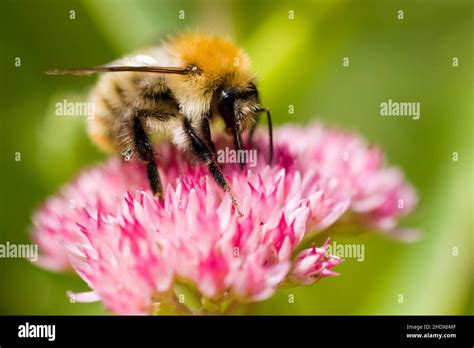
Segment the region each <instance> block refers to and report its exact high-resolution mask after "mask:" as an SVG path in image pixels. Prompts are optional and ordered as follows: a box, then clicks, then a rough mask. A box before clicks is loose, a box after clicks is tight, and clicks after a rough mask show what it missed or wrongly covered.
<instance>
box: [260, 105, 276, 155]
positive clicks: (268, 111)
mask: <svg viewBox="0 0 474 348" xmlns="http://www.w3.org/2000/svg"><path fill="white" fill-rule="evenodd" d="M258 112H265V113H266V114H267V122H268V139H269V145H270V155H269V157H268V164H272V161H273V128H272V116H271V115H270V110H269V109H267V108H260V109H259V110H258Z"/></svg>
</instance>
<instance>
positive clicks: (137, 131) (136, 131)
mask: <svg viewBox="0 0 474 348" xmlns="http://www.w3.org/2000/svg"><path fill="white" fill-rule="evenodd" d="M132 123H133V135H134V141H135V148H136V151H137V154H138V157H139V158H140V160H141V161H142V162H145V163H146V164H147V168H146V171H147V177H148V183H149V184H150V189H151V191H152V192H153V194H154V195H156V196H158V197H159V198H160V199H161V198H162V196H163V187H162V185H161V180H160V174H158V169H157V167H156V163H155V160H154V153H153V147H152V146H151V143H150V139H149V138H148V136H147V134H146V132H145V129H144V128H143V125H142V122H141V117H139V115H135V116H134V117H133V120H132Z"/></svg>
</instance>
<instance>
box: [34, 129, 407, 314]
mask: <svg viewBox="0 0 474 348" xmlns="http://www.w3.org/2000/svg"><path fill="white" fill-rule="evenodd" d="M275 140H276V143H275V164H274V165H272V166H268V165H266V159H265V157H266V156H267V152H268V151H267V146H266V138H265V137H264V136H263V135H260V134H259V135H257V139H256V143H255V146H256V150H257V153H258V157H257V166H256V167H254V168H250V167H248V168H246V169H245V170H243V171H241V170H240V169H239V166H238V165H237V164H222V168H223V171H224V173H225V174H226V175H227V177H228V178H229V180H231V184H232V189H233V192H234V195H235V197H236V198H237V200H238V202H239V207H240V210H241V212H242V213H243V216H242V217H239V216H238V214H236V212H235V209H234V207H233V206H232V202H231V200H230V198H229V197H228V195H226V194H225V193H224V192H223V191H222V190H221V189H220V188H219V187H218V186H217V185H216V184H215V183H214V182H213V181H212V179H211V178H210V177H209V176H208V175H207V172H206V168H205V167H203V166H200V165H198V166H191V165H189V164H188V162H187V161H186V160H185V159H184V158H183V156H182V155H181V153H180V152H179V151H178V150H176V149H175V148H174V147H173V146H171V145H169V144H162V145H160V146H159V147H157V151H156V152H157V153H158V154H159V157H158V162H159V166H160V175H161V178H162V181H163V186H164V187H165V188H166V189H165V194H164V200H163V201H158V200H157V199H156V198H155V197H154V196H152V194H151V192H150V191H149V189H148V186H147V181H146V178H145V172H146V170H145V168H144V166H143V165H142V164H139V163H135V162H131V163H127V162H123V161H122V160H121V159H118V158H112V159H110V160H109V161H107V162H106V163H105V164H102V165H99V166H96V167H93V168H92V169H89V170H86V171H84V172H83V173H82V174H81V175H80V176H79V177H78V178H77V179H76V180H75V181H74V182H73V183H72V184H69V185H67V186H66V187H65V188H63V190H62V191H61V193H60V194H59V195H58V196H55V197H53V198H50V199H49V200H48V201H47V202H46V203H45V205H44V206H43V207H42V208H41V209H40V210H39V211H38V212H37V213H36V214H35V216H34V228H33V232H32V236H33V239H34V240H35V241H36V242H37V243H38V244H39V245H40V249H41V250H42V256H41V258H40V262H41V265H42V266H43V267H46V268H50V269H55V270H61V269H65V268H68V267H72V268H73V269H74V270H75V271H76V272H77V273H78V274H79V275H80V276H81V278H82V279H84V281H86V282H87V284H88V285H89V287H90V288H91V289H92V291H91V292H90V293H83V294H76V295H71V296H75V299H76V300H77V301H89V300H101V301H102V302H103V303H104V305H105V306H106V308H107V309H109V310H110V311H112V312H114V313H118V314H128V313H168V312H170V311H171V312H174V313H185V312H193V313H195V312H201V311H203V312H206V311H212V312H218V313H219V312H224V311H225V308H227V306H228V305H229V304H230V303H238V302H249V301H261V300H265V299H267V298H269V297H271V296H272V295H273V294H274V292H275V291H276V290H277V288H278V287H280V286H282V285H285V284H290V285H293V286H294V285H299V284H301V285H306V284H311V283H313V282H315V281H317V280H319V279H321V278H323V277H326V276H332V275H336V274H337V273H335V272H333V271H332V268H333V267H334V266H336V265H337V264H338V263H340V262H341V261H342V260H341V259H339V258H337V257H334V256H331V255H328V254H327V252H326V247H327V243H326V244H324V245H323V246H322V247H321V248H316V247H313V248H310V249H307V250H303V251H301V252H299V253H298V254H297V256H296V257H293V255H294V253H295V252H296V250H297V249H298V250H300V249H301V244H302V242H305V243H306V242H307V241H308V240H309V241H311V239H312V237H313V236H314V235H315V234H317V233H318V232H320V231H321V230H323V229H325V228H327V227H329V226H331V225H333V224H335V223H336V225H337V224H338V223H342V222H344V221H347V219H348V217H350V219H351V220H354V221H355V222H357V223H360V224H361V227H363V226H367V227H371V228H372V227H374V228H378V229H381V230H383V231H385V233H389V234H396V233H398V232H397V230H396V229H395V227H396V224H397V221H398V219H399V217H401V216H402V215H405V214H407V213H408V212H409V211H410V210H411V209H412V208H413V206H414V205H415V202H416V195H415V194H414V191H413V189H412V188H411V187H410V186H408V185H407V184H406V183H405V182H404V180H403V178H402V176H401V174H400V172H398V171H397V170H396V169H393V168H386V167H385V166H384V164H383V162H382V159H381V153H380V151H379V150H376V149H372V148H370V147H368V146H367V145H366V144H365V143H364V142H363V140H361V139H360V138H359V137H357V136H355V135H351V134H346V133H341V132H340V131H337V130H330V129H325V128H323V127H322V126H319V125H310V126H308V127H305V128H304V129H303V128H295V127H282V128H280V129H278V130H277V131H276V134H275ZM215 142H216V147H217V148H218V149H222V148H224V147H225V146H230V145H229V142H228V140H226V139H223V138H219V139H215ZM344 152H348V153H349V157H348V158H349V159H346V158H347V157H346V156H345V155H344ZM400 200H402V201H403V204H402V205H401V208H400V204H399V201H400ZM351 222H353V221H351ZM183 289H184V290H186V291H184V290H183ZM186 296H188V298H186ZM189 296H194V297H196V299H198V302H200V303H201V307H200V308H192V306H191V305H190V303H191V302H192V301H191V299H190V298H189Z"/></svg>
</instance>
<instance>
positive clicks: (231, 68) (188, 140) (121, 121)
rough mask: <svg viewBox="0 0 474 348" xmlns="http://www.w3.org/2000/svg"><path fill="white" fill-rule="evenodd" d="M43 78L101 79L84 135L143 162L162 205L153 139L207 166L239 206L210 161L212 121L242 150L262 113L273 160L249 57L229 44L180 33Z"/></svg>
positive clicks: (212, 159)
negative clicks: (165, 139) (220, 122)
mask: <svg viewBox="0 0 474 348" xmlns="http://www.w3.org/2000/svg"><path fill="white" fill-rule="evenodd" d="M46 73H47V74H49V75H62V74H73V75H90V74H94V73H103V74H102V75H101V77H100V78H99V80H98V82H97V83H96V86H95V87H94V89H93V91H92V93H91V101H92V102H93V103H94V104H95V110H96V112H95V117H92V118H90V120H89V124H88V132H89V135H90V138H91V139H92V141H93V142H94V143H96V144H97V145H98V146H99V148H101V149H102V150H104V151H106V152H108V153H118V154H121V155H122V156H123V157H124V159H125V160H130V159H131V158H132V157H136V158H138V160H140V161H141V162H143V163H145V164H146V168H147V169H146V170H147V178H148V183H149V186H150V189H151V191H152V192H153V194H154V195H156V196H158V197H159V198H160V199H161V198H162V195H163V187H162V184H161V180H160V175H159V173H158V169H157V159H156V157H155V153H154V150H153V146H152V143H153V139H156V138H157V135H160V136H162V137H163V136H164V137H168V138H169V139H170V140H171V141H172V143H174V144H175V146H177V147H178V148H179V149H181V150H182V151H185V152H187V153H190V154H191V155H192V156H193V157H194V158H195V159H197V160H198V161H199V162H201V163H204V164H205V165H207V167H208V171H209V173H210V175H211V176H212V178H213V179H214V180H215V182H216V183H217V184H218V185H219V186H220V187H221V188H222V189H223V190H224V191H225V192H227V193H228V194H229V196H230V198H231V200H232V203H233V205H234V207H235V209H236V211H237V212H238V213H239V214H240V211H239V209H238V203H237V201H236V199H235V197H234V194H233V193H232V188H231V186H230V184H229V182H228V181H227V180H226V178H225V177H224V175H223V173H222V172H221V169H220V167H219V165H218V163H217V162H216V154H215V152H216V148H215V145H214V143H213V142H212V139H211V126H210V125H211V122H212V121H214V120H218V119H221V120H223V124H224V125H225V130H226V133H228V134H229V135H230V136H232V137H233V142H234V145H235V148H236V150H243V143H242V132H243V131H245V130H249V132H248V143H249V144H251V143H252V136H253V134H254V131H255V128H256V126H257V124H258V122H259V119H260V114H261V113H266V115H267V120H268V121H267V122H268V134H269V140H270V142H269V147H270V149H269V152H270V154H269V156H268V160H269V163H271V161H272V157H273V137H272V122H271V116H270V111H269V109H268V108H265V107H262V106H261V104H260V98H259V93H258V90H257V86H256V83H257V79H256V76H255V74H254V73H253V72H252V71H251V68H250V60H249V58H248V56H247V54H246V53H245V52H244V51H243V50H242V49H241V48H239V47H238V46H236V45H235V44H234V43H233V42H231V41H229V40H227V39H224V38H221V37H219V36H216V35H209V34H202V33H182V34H178V35H175V36H171V37H169V38H168V39H166V40H165V41H164V42H162V43H161V44H160V45H159V46H156V47H151V48H149V49H146V50H143V51H141V52H138V53H136V54H133V55H130V56H126V57H124V58H121V59H119V60H116V61H114V62H112V63H110V64H107V65H104V66H98V67H89V68H77V69H65V70H49V71H46Z"/></svg>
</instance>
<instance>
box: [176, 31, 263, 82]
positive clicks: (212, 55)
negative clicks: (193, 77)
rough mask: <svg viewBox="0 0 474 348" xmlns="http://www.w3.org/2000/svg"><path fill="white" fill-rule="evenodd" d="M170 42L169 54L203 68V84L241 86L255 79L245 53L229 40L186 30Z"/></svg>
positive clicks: (185, 62)
mask: <svg viewBox="0 0 474 348" xmlns="http://www.w3.org/2000/svg"><path fill="white" fill-rule="evenodd" d="M169 45H170V50H171V53H172V54H173V55H175V56H176V57H178V59H180V60H181V61H182V62H183V63H184V64H188V65H196V66H197V67H199V68H200V69H201V70H202V71H203V77H204V78H202V79H201V81H202V83H203V84H204V85H205V87H208V88H212V87H214V86H215V85H216V84H219V83H224V84H228V85H243V84H246V83H248V82H249V81H251V80H252V79H254V74H253V73H252V72H251V71H250V60H249V58H248V56H247V55H246V54H245V52H244V51H243V50H242V49H240V48H239V47H237V46H236V45H235V44H234V43H233V42H231V41H229V40H226V39H223V38H221V37H218V36H214V35H204V34H199V33H185V34H181V35H179V36H177V37H175V38H173V39H171V40H170V42H169ZM202 87H204V86H202Z"/></svg>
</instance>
